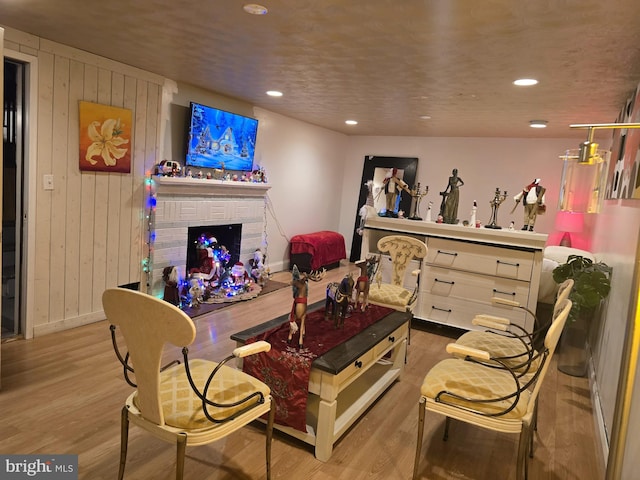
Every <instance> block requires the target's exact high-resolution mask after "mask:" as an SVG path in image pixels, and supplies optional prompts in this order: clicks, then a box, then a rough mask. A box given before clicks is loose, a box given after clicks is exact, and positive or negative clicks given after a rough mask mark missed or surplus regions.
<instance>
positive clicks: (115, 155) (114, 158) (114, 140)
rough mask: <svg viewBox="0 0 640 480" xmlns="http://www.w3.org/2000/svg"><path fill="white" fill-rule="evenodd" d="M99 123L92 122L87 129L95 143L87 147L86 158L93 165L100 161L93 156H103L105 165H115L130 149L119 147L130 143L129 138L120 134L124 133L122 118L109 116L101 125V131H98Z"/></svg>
mask: <svg viewBox="0 0 640 480" xmlns="http://www.w3.org/2000/svg"><path fill="white" fill-rule="evenodd" d="M99 125H100V122H91V124H90V125H89V128H88V129H87V134H88V135H89V139H90V140H91V141H92V142H93V143H92V144H91V145H89V148H87V154H86V155H85V159H86V160H87V162H89V163H90V164H91V165H95V164H96V163H98V162H97V161H96V160H94V159H93V157H102V159H103V160H104V164H105V165H107V166H108V167H113V166H114V165H115V164H116V163H117V162H118V160H120V159H121V158H122V157H124V156H125V155H126V153H127V151H128V150H129V149H128V148H119V147H120V146H121V145H124V144H126V143H129V140H128V139H126V138H122V137H121V136H120V134H121V133H122V129H121V126H120V119H118V120H115V119H113V118H109V119H107V120H105V121H104V122H103V123H102V126H101V127H100V132H98V126H99Z"/></svg>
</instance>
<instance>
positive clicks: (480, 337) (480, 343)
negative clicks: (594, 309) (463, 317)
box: [456, 279, 574, 375]
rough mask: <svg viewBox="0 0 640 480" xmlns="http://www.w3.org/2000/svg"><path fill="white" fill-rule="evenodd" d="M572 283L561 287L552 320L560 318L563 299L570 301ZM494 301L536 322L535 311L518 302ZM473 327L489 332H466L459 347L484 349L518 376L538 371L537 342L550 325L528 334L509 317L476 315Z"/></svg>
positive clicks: (545, 324)
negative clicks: (518, 310)
mask: <svg viewBox="0 0 640 480" xmlns="http://www.w3.org/2000/svg"><path fill="white" fill-rule="evenodd" d="M573 283H574V282H573V280H572V279H568V280H566V281H565V282H563V283H562V284H561V285H560V286H559V288H558V293H557V297H556V302H555V305H554V317H552V318H557V317H555V313H556V312H557V310H558V309H559V308H561V306H562V305H563V302H564V300H566V299H567V298H569V294H570V293H571V290H572V289H573ZM495 301H496V303H501V304H503V305H508V306H512V307H515V308H521V309H524V310H526V311H527V312H529V313H530V314H531V315H533V317H534V319H535V320H536V322H537V318H536V317H535V315H534V314H533V312H531V311H530V310H528V309H526V308H525V307H522V306H521V305H520V304H519V303H518V302H514V301H511V300H503V299H495ZM472 324H474V325H477V326H482V327H485V328H487V329H488V330H484V331H480V330H471V331H469V332H466V333H464V334H462V336H460V337H459V338H458V339H457V340H456V344H458V345H464V346H466V347H469V348H477V349H480V350H485V351H487V352H489V354H490V355H491V357H492V358H495V359H499V360H501V361H502V362H504V363H506V364H507V365H508V366H509V367H510V368H512V369H514V370H516V371H517V372H518V374H519V375H527V374H531V373H532V372H535V370H537V367H538V362H539V361H540V356H539V354H538V352H537V351H536V350H537V347H538V346H539V345H538V343H540V342H539V341H538V339H539V338H544V335H545V334H546V332H547V329H548V328H549V323H548V322H545V323H544V324H541V325H537V326H536V328H535V329H534V330H533V331H532V332H527V331H526V330H525V329H524V328H522V327H521V326H520V325H518V324H515V323H511V322H510V321H509V320H508V319H506V318H502V317H495V316H490V315H477V316H476V317H475V318H474V319H473V320H472ZM494 363H495V362H494Z"/></svg>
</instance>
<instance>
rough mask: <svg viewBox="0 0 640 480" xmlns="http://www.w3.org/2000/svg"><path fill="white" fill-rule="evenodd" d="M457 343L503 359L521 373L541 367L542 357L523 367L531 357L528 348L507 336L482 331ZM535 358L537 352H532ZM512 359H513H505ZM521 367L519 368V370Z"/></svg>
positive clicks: (470, 333)
mask: <svg viewBox="0 0 640 480" xmlns="http://www.w3.org/2000/svg"><path fill="white" fill-rule="evenodd" d="M456 343H457V344H459V345H464V346H465V347H471V348H477V349H478V350H484V351H485V352H489V354H490V355H491V356H492V357H497V358H502V359H503V361H504V363H505V364H506V365H507V366H508V367H510V368H513V369H515V370H517V371H519V372H522V371H524V370H525V369H526V370H527V372H535V371H536V370H538V368H539V367H540V357H536V358H534V360H532V361H531V364H530V365H527V366H525V367H522V364H523V363H525V362H526V361H527V360H528V358H529V356H528V353H527V352H528V351H529V350H527V347H526V346H525V345H524V344H523V343H522V342H521V341H520V340H518V339H517V338H509V337H507V336H505V335H501V334H496V333H490V332H482V331H470V332H467V333H465V334H463V335H462V336H460V338H458V339H457V340H456ZM532 352H533V356H536V355H537V352H536V351H535V350H533V351H532ZM504 357H512V358H508V359H507V358H504ZM518 367H519V368H518Z"/></svg>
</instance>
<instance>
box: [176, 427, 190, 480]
mask: <svg viewBox="0 0 640 480" xmlns="http://www.w3.org/2000/svg"><path fill="white" fill-rule="evenodd" d="M176 446H177V452H176V480H182V476H183V475H184V457H185V453H186V450H187V434H186V433H179V434H178V437H177V439H176Z"/></svg>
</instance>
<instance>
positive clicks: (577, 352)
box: [557, 316, 591, 377]
mask: <svg viewBox="0 0 640 480" xmlns="http://www.w3.org/2000/svg"><path fill="white" fill-rule="evenodd" d="M590 325H591V318H589V316H579V317H578V318H577V319H576V320H575V321H573V322H570V323H569V322H567V324H566V325H565V327H564V330H563V331H562V335H561V337H560V343H559V345H558V352H557V353H558V370H560V371H561V372H562V373H566V374H567V375H571V376H574V377H584V376H586V375H587V367H588V363H589V355H588V352H589V348H588V345H589V326H590Z"/></svg>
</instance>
